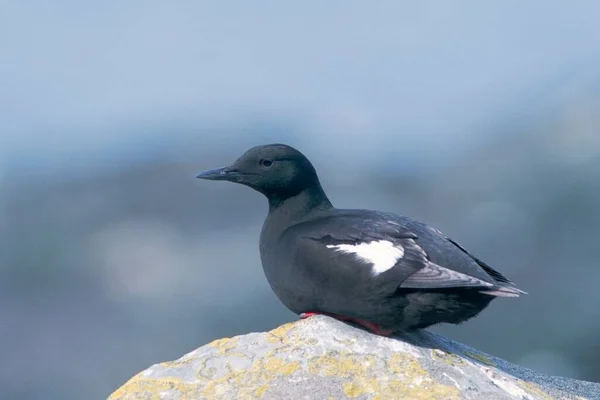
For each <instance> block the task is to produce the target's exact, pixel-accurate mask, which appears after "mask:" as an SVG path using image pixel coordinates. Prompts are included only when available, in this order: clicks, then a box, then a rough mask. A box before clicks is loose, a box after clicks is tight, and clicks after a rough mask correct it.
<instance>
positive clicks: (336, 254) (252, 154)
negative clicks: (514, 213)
mask: <svg viewBox="0 0 600 400" xmlns="http://www.w3.org/2000/svg"><path fill="white" fill-rule="evenodd" d="M196 177H197V178H199V179H205V180H213V181H229V182H234V183H238V184H241V185H245V186H247V187H250V188H251V189H254V190H255V191H258V192H259V193H261V194H263V195H264V196H265V197H266V198H267V200H268V205H269V208H268V213H267V216H266V218H265V220H264V223H263V226H262V230H261V232H260V240H259V251H260V259H261V263H262V267H263V271H264V274H265V276H266V278H267V281H268V283H269V285H270V287H271V289H272V290H273V292H274V293H275V295H276V296H277V298H278V299H279V300H280V301H281V302H282V303H283V305H285V306H286V307H287V308H288V309H289V310H291V311H292V312H293V313H295V314H297V315H299V316H300V318H309V317H312V316H314V315H318V314H322V315H327V316H330V317H333V318H336V319H338V320H341V321H347V322H349V323H354V324H357V325H359V326H362V327H363V328H366V329H367V330H369V331H371V332H372V333H374V334H377V335H382V336H389V335H391V334H394V333H397V332H409V331H414V330H418V329H424V328H427V327H430V326H432V325H436V324H439V323H449V324H460V323H462V322H465V321H467V320H469V319H471V318H473V317H475V316H476V315H478V314H479V313H480V312H481V311H482V310H483V309H485V308H486V307H487V306H488V305H489V303H490V302H491V301H492V300H494V299H495V298H497V297H519V296H520V295H524V294H527V293H526V292H524V291H522V290H520V289H518V288H517V287H516V285H515V283H513V282H512V281H511V280H509V279H508V278H506V277H505V276H504V275H502V274H501V273H500V272H498V271H496V270H495V269H493V268H492V267H490V266H489V265H488V264H486V263H485V262H483V261H482V260H480V259H479V258H477V257H476V256H474V255H473V254H471V253H469V252H468V251H467V250H466V249H465V248H464V247H462V246H461V245H460V244H459V243H458V242H456V241H455V240H453V239H451V238H450V237H448V236H446V235H445V234H443V233H442V232H441V231H440V230H438V229H436V228H433V227H431V226H429V225H427V224H426V223H424V222H420V221H417V220H415V219H412V218H410V217H406V216H402V215H398V214H394V213H390V212H383V211H375V210H365V209H340V208H336V207H334V206H333V204H332V203H331V201H330V200H329V198H328V196H327V195H326V193H325V191H324V189H323V186H322V185H321V182H320V180H319V177H318V175H317V172H316V170H315V168H314V166H313V164H312V163H311V162H310V161H309V160H308V158H307V157H306V156H305V155H304V154H302V153H301V152H300V151H299V150H297V149H295V148H293V147H291V146H289V145H286V144H281V143H274V144H267V145H260V146H256V147H252V148H251V149H249V150H247V151H246V152H245V153H243V154H242V155H241V156H240V157H239V158H238V159H237V160H236V161H235V162H233V164H231V165H229V166H226V167H221V168H217V169H211V170H208V171H205V172H202V173H200V174H199V175H197V176H196Z"/></svg>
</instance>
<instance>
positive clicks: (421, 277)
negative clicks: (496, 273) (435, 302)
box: [400, 262, 494, 289]
mask: <svg viewBox="0 0 600 400" xmlns="http://www.w3.org/2000/svg"><path fill="white" fill-rule="evenodd" d="M493 286H494V285H493V284H492V283H489V282H485V281H482V280H481V279H477V278H474V277H472V276H469V275H466V274H463V273H461V272H457V271H453V270H451V269H448V268H444V267H442V266H439V265H437V264H434V263H432V262H427V263H426V264H425V266H424V267H423V268H421V269H420V270H418V271H417V272H415V273H413V274H412V275H410V276H409V277H408V278H406V279H405V280H404V281H403V282H402V283H401V284H400V287H401V288H405V289H441V288H450V287H480V288H484V287H493Z"/></svg>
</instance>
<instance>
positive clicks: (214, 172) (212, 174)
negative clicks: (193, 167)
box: [196, 166, 238, 181]
mask: <svg viewBox="0 0 600 400" xmlns="http://www.w3.org/2000/svg"><path fill="white" fill-rule="evenodd" d="M237 176H238V173H237V171H236V170H235V169H234V168H232V167H231V166H229V167H223V168H216V169H210V170H208V171H204V172H201V173H199V174H198V175H196V178H198V179H207V180H209V181H230V180H233V179H234V178H235V177H237Z"/></svg>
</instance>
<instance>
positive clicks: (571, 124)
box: [0, 0, 600, 400]
mask: <svg viewBox="0 0 600 400" xmlns="http://www.w3.org/2000/svg"><path fill="white" fill-rule="evenodd" d="M563 4H564V3H563ZM599 15H600V3H597V2H580V3H577V5H574V4H569V5H568V6H565V7H561V6H560V5H559V2H548V1H529V2H519V1H506V2H502V4H491V3H472V2H452V3H447V2H428V3H418V4H417V3H414V4H412V3H411V4H408V3H406V4H400V3H399V2H396V1H391V0H389V1H379V2H376V3H373V2H370V3H367V2H357V1H329V2H316V1H311V2H302V4H291V3H286V2H276V1H265V2H261V3H256V2H242V1H232V2H228V3H227V4H225V3H221V2H212V3H209V2H202V1H178V2H165V1H156V0H145V1H129V2H99V1H85V2H82V1H74V0H65V1H62V2H54V3H49V2H42V1H35V0H34V1H19V2H17V1H1V2H0V337H1V340H0V357H1V359H2V360H3V362H2V363H1V364H0V387H2V396H3V397H5V398H7V399H44V400H47V399H67V400H68V399H82V398H85V399H101V398H106V397H107V396H108V395H109V394H110V393H111V392H112V391H113V390H115V389H116V388H117V387H119V386H120V385H121V384H123V383H124V382H125V381H126V380H127V379H129V378H130V377H131V376H133V375H134V374H135V373H137V372H138V371H140V370H142V369H145V368H147V367H149V366H150V365H151V364H154V363H158V362H161V361H165V360H172V359H176V358H178V357H180V356H181V355H183V354H184V353H186V352H188V351H191V350H193V349H194V348H196V347H198V346H201V345H203V344H206V343H208V342H209V341H211V340H213V339H216V338H219V337H224V336H232V335H237V334H243V333H247V332H251V331H264V330H269V329H272V328H274V327H276V326H278V325H280V324H282V323H284V322H287V321H292V320H295V319H296V316H295V315H293V314H292V313H290V312H289V311H287V310H286V309H285V308H284V307H283V306H282V305H281V304H280V303H279V302H278V300H277V299H276V298H275V296H274V295H273V294H272V293H271V290H270V289H269V287H268V285H267V283H266V280H265V278H264V275H263V272H262V269H261V265H260V261H259V255H258V235H259V232H260V227H261V224H262V221H263V218H264V216H265V214H266V208H267V207H266V202H265V200H264V199H263V198H262V197H261V196H260V195H259V194H257V193H254V192H252V191H251V190H249V189H247V188H244V187H241V186H236V185H233V184H226V183H209V182H201V181H198V180H196V179H195V178H194V176H195V175H196V173H197V172H199V171H201V170H204V169H207V168H212V167H217V166H221V165H224V164H228V163H230V162H231V161H233V160H234V159H235V158H236V157H237V156H238V155H240V154H241V153H242V152H243V151H245V150H246V149H247V148H248V147H250V146H253V145H257V144H264V143H269V142H284V143H288V144H291V145H293V146H295V147H298V148H299V149H300V150H302V151H303V152H305V153H306V154H307V156H308V157H309V158H310V159H311V160H312V161H313V162H314V164H315V166H316V168H317V170H318V171H319V172H320V175H321V180H322V182H323V185H324V187H325V188H326V190H327V191H328V193H329V195H330V198H331V199H332V201H333V202H334V204H335V205H337V206H338V207H348V208H373V209H382V210H387V211H392V212H396V213H400V214H405V215H409V216H412V217H415V218H418V219H421V220H424V221H426V222H429V223H431V224H433V225H434V226H436V227H437V228H439V229H441V230H442V231H444V232H445V233H446V234H448V235H449V236H451V237H453V238H454V239H456V240H457V241H459V242H460V243H461V244H463V245H464V246H466V247H467V248H468V249H469V250H470V251H472V252H473V253H474V254H476V255H478V256H479V257H481V258H482V259H483V260H485V261H486V262H488V263H489V264H490V265H492V266H493V267H494V268H497V269H498V270H500V271H501V272H502V273H504V274H506V275H507V276H508V277H509V278H511V279H513V280H514V281H515V282H517V284H518V286H519V287H520V288H522V289H524V290H526V291H528V292H529V293H530V294H529V296H526V297H523V298H520V299H501V300H499V301H496V302H494V303H493V304H492V305H491V306H490V307H489V308H488V309H487V310H486V312H484V313H483V314H482V315H481V316H480V317H479V318H477V319H475V320H472V321H470V322H469V323H467V324H464V325H462V326H458V327H456V326H444V327H439V328H435V329H434V330H435V331H437V332H441V333H443V334H444V335H446V336H449V337H451V338H453V339H456V340H459V341H462V342H464V343H466V344H468V345H471V346H474V347H476V348H478V349H480V350H483V351H486V352H489V353H491V354H494V355H496V356H499V357H503V358H505V359H508V360H510V361H512V362H515V363H519V364H521V365H524V366H527V367H531V368H534V369H536V370H538V371H541V372H545V373H548V374H559V375H564V376H569V377H573V378H578V379H586V380H595V381H600V339H599V338H600V308H599V304H600V290H599V288H598V284H599V282H600V261H599V259H598V253H597V250H598V245H599V243H600V241H599V240H600V72H599V71H600V24H598V16H599Z"/></svg>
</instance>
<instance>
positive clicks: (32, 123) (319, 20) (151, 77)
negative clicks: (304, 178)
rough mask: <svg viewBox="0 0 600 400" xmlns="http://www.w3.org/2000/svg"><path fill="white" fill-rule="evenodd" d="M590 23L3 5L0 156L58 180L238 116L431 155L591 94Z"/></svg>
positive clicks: (361, 145) (268, 4)
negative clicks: (57, 172)
mask: <svg viewBox="0 0 600 400" xmlns="http://www.w3.org/2000/svg"><path fill="white" fill-rule="evenodd" d="M559 3H560V4H559ZM561 5H564V6H561ZM598 16H600V3H598V2H592V1H585V2H584V1H582V2H576V3H569V4H566V3H562V2H548V1H528V2H522V1H505V2H502V3H501V4H500V3H496V4H492V3H489V2H485V3H484V2H418V4H417V3H409V4H401V3H400V2H397V1H391V0H390V1H379V2H376V3H374V2H360V1H329V2H317V1H308V2H302V3H295V4H291V3H289V2H277V1H264V2H243V1H230V2H227V3H225V2H205V1H197V0H195V1H175V2H172V1H171V2H166V1H156V0H146V1H128V2H99V1H73V0H69V1H60V2H47V1H1V2H0V49H1V52H0V85H1V87H2V89H1V90H0V110H1V111H0V114H1V118H0V136H1V140H2V149H1V150H0V152H1V154H0V156H2V159H3V160H4V165H5V166H6V165H15V164H22V163H23V160H27V163H30V162H31V163H33V164H36V163H38V164H39V165H41V166H47V167H49V168H50V167H52V168H54V167H57V166H67V167H68V166H69V163H70V162H74V161H73V160H76V159H77V157H80V158H81V159H82V160H83V161H82V160H80V161H78V162H79V163H80V164H81V163H82V162H83V163H85V160H88V159H89V160H102V159H103V157H105V156H106V157H110V156H111V155H114V154H118V155H119V156H127V154H128V152H129V150H132V151H133V150H135V152H138V153H139V152H142V153H143V152H144V144H145V143H150V142H152V143H154V142H158V143H160V142H164V141H166V140H169V141H171V142H173V143H174V144H178V143H180V144H183V145H185V144H186V141H189V140H191V139H190V138H189V137H169V132H167V130H168V129H167V128H165V132H164V134H161V133H160V132H158V133H157V132H156V129H155V130H154V132H151V133H150V131H151V130H152V129H150V128H151V127H160V126H165V127H168V126H170V124H173V123H175V122H178V123H181V124H183V125H184V126H186V125H188V126H192V127H202V126H211V127H214V126H220V125H223V126H229V125H231V123H232V121H238V120H243V119H244V118H245V117H248V116H252V117H254V118H256V117H258V118H263V119H265V120H269V119H270V118H274V119H278V118H281V119H284V120H285V119H289V120H293V121H296V122H297V123H298V125H299V126H300V131H301V132H304V133H305V136H303V139H297V140H298V141H304V142H306V146H311V147H317V146H316V145H324V146H326V147H324V148H325V149H330V148H331V145H332V144H337V145H338V148H341V149H343V151H344V152H349V153H350V154H360V153H361V152H362V153H365V150H366V153H368V154H370V155H373V156H376V155H377V154H382V155H385V156H386V157H391V156H392V155H393V154H394V153H397V152H400V153H399V154H404V156H406V155H407V154H408V153H411V152H421V153H424V154H425V157H433V156H434V155H435V154H440V153H442V154H443V153H447V152H450V151H451V150H454V149H460V148H461V145H464V144H468V143H472V142H473V141H474V140H475V141H476V140H478V139H479V138H480V137H481V136H483V135H486V134H490V133H499V132H497V131H501V130H502V126H503V125H504V124H506V123H510V122H512V121H513V120H515V119H522V118H528V117H529V116H531V115H533V116H535V114H536V113H537V110H539V109H540V108H542V109H543V107H545V106H547V105H548V104H553V102H557V101H559V102H560V101H561V100H560V96H563V95H565V93H566V94H570V93H573V92H574V93H576V94H577V93H579V92H582V93H584V92H585V91H586V90H588V89H589V87H590V85H591V84H594V85H596V91H595V95H598V90H597V89H598V82H599V79H598V78H597V76H598V75H597V72H595V71H600V24H599V23H598ZM498 127H500V128H498ZM211 132H214V133H213V135H218V134H219V133H218V130H214V131H211ZM285 133H286V132H282V135H281V136H280V135H279V134H278V133H273V134H272V136H270V134H269V135H267V138H269V139H270V138H272V139H271V140H277V141H281V140H284V139H285V136H284V135H285ZM500 133H501V132H500ZM150 134H151V136H149V135H150ZM198 135H199V136H202V135H204V136H205V137H202V138H194V140H196V139H198V140H201V141H202V140H208V139H210V138H211V137H210V136H209V135H210V134H209V133H207V132H206V131H202V130H200V129H198ZM280 138H281V139H280ZM278 139H279V140H278ZM248 141H251V139H248ZM92 149H93V150H92ZM340 151H342V150H340ZM403 151H404V152H405V153H402V152H403ZM92 153H93V154H92Z"/></svg>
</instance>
